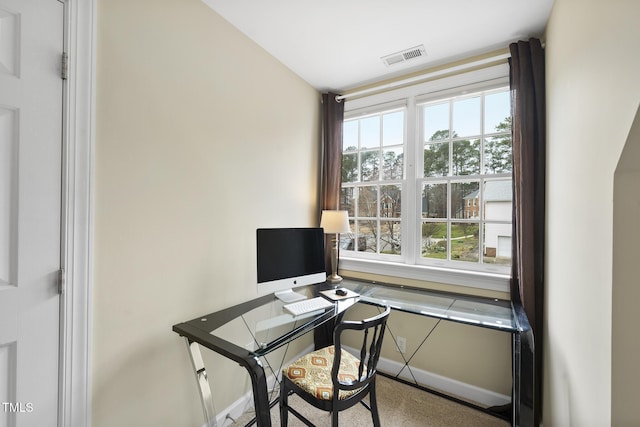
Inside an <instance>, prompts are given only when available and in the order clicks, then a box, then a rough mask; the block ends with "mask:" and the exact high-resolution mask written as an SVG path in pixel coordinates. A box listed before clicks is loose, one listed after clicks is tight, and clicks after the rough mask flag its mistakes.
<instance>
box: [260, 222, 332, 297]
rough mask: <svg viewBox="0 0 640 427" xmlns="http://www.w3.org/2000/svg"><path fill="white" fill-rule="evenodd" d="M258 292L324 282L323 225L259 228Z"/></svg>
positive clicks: (276, 290) (264, 292)
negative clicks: (314, 226)
mask: <svg viewBox="0 0 640 427" xmlns="http://www.w3.org/2000/svg"><path fill="white" fill-rule="evenodd" d="M256 248H257V253H256V255H257V273H258V293H259V294H261V295H264V294H266V293H270V292H278V291H282V290H290V289H293V288H296V287H299V286H304V285H310V284H314V283H322V282H324V281H325V280H326V278H327V274H326V270H325V263H324V232H323V229H322V228H259V229H257V230H256Z"/></svg>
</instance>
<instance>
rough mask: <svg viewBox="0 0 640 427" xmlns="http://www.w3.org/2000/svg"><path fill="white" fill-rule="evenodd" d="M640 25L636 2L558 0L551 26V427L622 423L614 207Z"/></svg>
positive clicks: (632, 331)
mask: <svg viewBox="0 0 640 427" xmlns="http://www.w3.org/2000/svg"><path fill="white" fill-rule="evenodd" d="M638 22H640V3H638V2H637V1H635V0H613V1H607V2H604V1H598V0H587V1H585V0H556V2H555V5H554V8H553V11H552V14H551V18H550V20H549V23H548V26H547V32H546V55H547V56H546V58H547V73H546V75H547V117H548V152H547V248H546V250H547V256H546V263H547V271H546V316H545V317H546V319H545V320H546V321H545V327H546V334H545V336H544V337H543V341H544V346H545V350H544V362H545V369H544V377H545V378H544V380H545V386H544V396H545V397H544V402H543V404H544V408H543V409H544V425H545V427H552V426H562V427H564V426H581V427H582V426H598V427H600V426H606V425H611V424H612V421H611V420H612V416H613V415H614V414H612V410H611V408H612V400H611V397H612V386H611V381H612V374H611V371H612V360H615V359H616V355H615V354H614V355H613V357H612V344H611V343H612V330H611V328H612V320H611V319H612V314H613V313H612V286H613V281H612V276H613V259H612V254H613V226H612V224H613V203H612V201H613V189H614V172H615V170H616V166H617V164H618V160H619V158H620V154H621V152H622V149H623V146H624V144H625V142H626V139H627V135H628V133H629V130H630V127H631V123H632V121H633V118H634V116H635V113H636V110H637V108H638V102H639V101H640V79H639V78H638V76H640V55H638V54H637V51H638V46H639V43H640V30H639V29H638V28H639V27H638ZM635 189H636V190H637V186H636V187H635ZM636 245H637V243H636ZM633 250H634V253H636V254H637V247H636V248H633ZM636 262H637V261H636ZM636 282H637V281H636ZM636 284H637V283H636ZM634 320H635V321H634V323H637V317H636V319H634ZM626 329H627V332H628V334H627V337H628V338H631V339H633V337H636V336H637V327H636V325H635V324H634V325H629V326H626ZM635 341H636V346H635V350H636V352H637V351H638V349H639V348H638V346H637V340H635ZM613 369H615V367H614V368H613ZM636 369H637V368H636ZM631 410H632V411H634V412H635V414H636V417H635V420H636V422H635V423H634V424H636V425H637V423H638V422H639V421H640V416H638V414H640V412H639V409H638V407H637V405H635V407H634V408H632V409H631ZM613 425H623V424H619V423H616V422H614V423H613Z"/></svg>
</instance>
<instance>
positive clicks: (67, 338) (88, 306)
mask: <svg viewBox="0 0 640 427" xmlns="http://www.w3.org/2000/svg"><path fill="white" fill-rule="evenodd" d="M58 1H61V2H62V3H64V6H65V15H64V19H65V23H64V25H65V29H64V34H65V35H64V49H65V52H67V55H68V61H67V64H68V73H67V79H66V80H65V82H64V93H63V103H64V104H63V135H62V138H63V155H62V174H63V176H62V224H61V227H62V231H61V245H62V247H61V260H60V263H61V266H62V268H63V269H64V275H63V276H64V285H63V286H64V291H63V294H62V295H61V302H60V366H59V410H58V427H81V426H87V427H89V426H90V425H91V337H92V324H91V318H92V265H93V262H92V261H93V260H92V254H93V170H94V139H95V52H96V17H97V10H96V0H58Z"/></svg>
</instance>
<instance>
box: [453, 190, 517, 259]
mask: <svg viewBox="0 0 640 427" xmlns="http://www.w3.org/2000/svg"><path fill="white" fill-rule="evenodd" d="M479 193H480V192H479V191H477V190H476V191H474V192H473V193H469V194H468V195H467V196H465V197H464V217H465V218H466V219H470V218H479V217H480V201H479V197H480V194H479ZM512 198H513V193H512V188H511V180H501V181H487V182H486V183H485V187H484V217H485V220H486V223H485V228H484V255H485V256H488V257H496V256H497V257H507V258H509V257H511V215H512V207H511V201H512ZM494 221H496V222H494Z"/></svg>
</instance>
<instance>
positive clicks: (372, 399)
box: [369, 381, 380, 427]
mask: <svg viewBox="0 0 640 427" xmlns="http://www.w3.org/2000/svg"><path fill="white" fill-rule="evenodd" d="M369 387H370V388H369V406H371V418H372V419H373V426H374V427H380V416H379V415H378V401H377V400H376V383H375V381H374V382H372V383H371V384H369Z"/></svg>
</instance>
